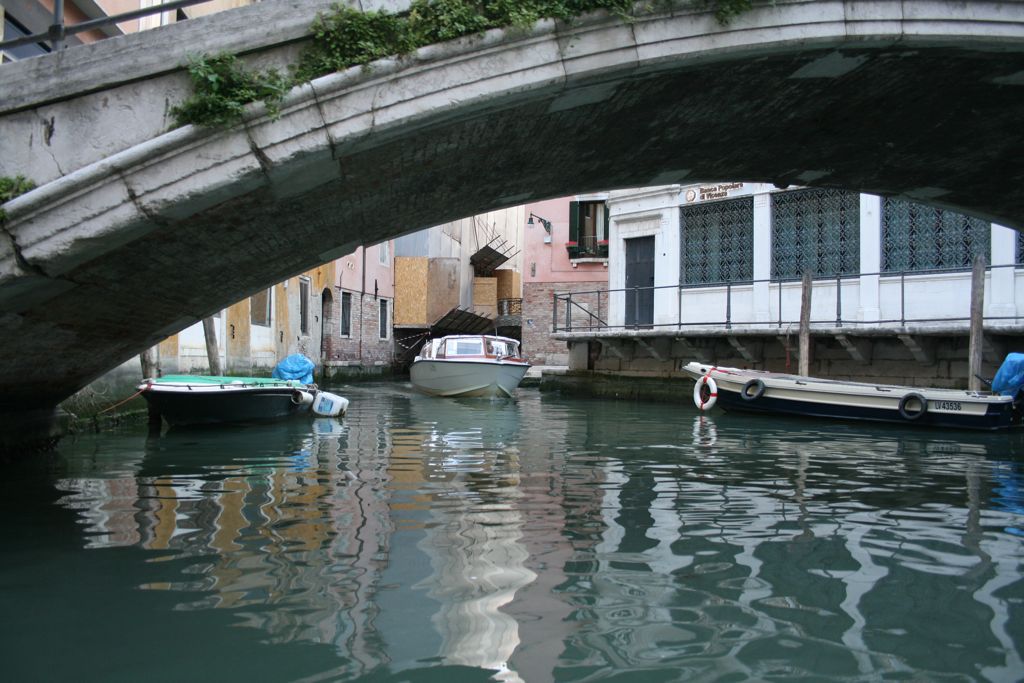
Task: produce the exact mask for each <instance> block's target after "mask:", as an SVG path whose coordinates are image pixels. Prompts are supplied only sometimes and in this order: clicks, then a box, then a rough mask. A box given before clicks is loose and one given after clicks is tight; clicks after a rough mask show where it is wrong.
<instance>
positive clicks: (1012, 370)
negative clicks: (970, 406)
mask: <svg viewBox="0 0 1024 683" xmlns="http://www.w3.org/2000/svg"><path fill="white" fill-rule="evenodd" d="M1021 387H1024V353H1008V354H1006V359H1005V360H1004V361H1003V364H1002V365H1000V366H999V372H997V373H996V376H995V378H994V379H993V380H992V391H994V392H996V393H998V394H1002V395H1003V396H1016V395H1017V392H1018V391H1019V390H1020V388H1021Z"/></svg>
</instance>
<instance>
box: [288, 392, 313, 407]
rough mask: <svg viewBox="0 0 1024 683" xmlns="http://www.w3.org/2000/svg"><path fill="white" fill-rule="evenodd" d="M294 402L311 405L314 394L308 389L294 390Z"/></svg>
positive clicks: (304, 405) (298, 404)
mask: <svg viewBox="0 0 1024 683" xmlns="http://www.w3.org/2000/svg"><path fill="white" fill-rule="evenodd" d="M292 403H294V404H295V405H297V406H303V407H306V406H310V405H312V403H313V394H311V393H309V392H308V391H302V390H301V389H296V390H295V391H293V392H292Z"/></svg>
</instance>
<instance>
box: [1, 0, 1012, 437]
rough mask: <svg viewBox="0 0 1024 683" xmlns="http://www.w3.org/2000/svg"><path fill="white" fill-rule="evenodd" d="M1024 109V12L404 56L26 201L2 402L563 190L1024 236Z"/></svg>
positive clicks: (867, 5)
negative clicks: (826, 209)
mask: <svg viewBox="0 0 1024 683" xmlns="http://www.w3.org/2000/svg"><path fill="white" fill-rule="evenodd" d="M108 42H112V41H108ZM55 58H56V59H61V58H62V57H61V56H59V55H58V56H56V57H55ZM42 59H49V58H42ZM0 78H2V74H0ZM144 90H145V88H144V85H143V86H140V95H139V96H140V97H145V93H144ZM1022 115H1024V3H1018V2H999V3H996V2H993V3H987V2H974V3H962V2H940V1H928V0H909V1H908V0H902V1H897V0H874V1H867V2H864V1H857V2H854V1H852V0H849V1H845V2H844V1H842V0H820V1H815V2H807V1H800V0H780V1H779V2H777V3H772V4H770V5H765V6H760V7H758V8H757V9H756V10H754V11H752V12H750V13H749V14H746V15H744V16H743V17H741V18H740V19H738V20H736V21H734V22H733V23H732V24H730V25H729V26H725V27H723V26H720V25H719V24H718V23H717V22H716V21H715V20H714V19H713V17H711V16H710V15H709V14H707V13H701V12H697V11H693V10H677V11H669V12H663V13H660V14H658V13H654V14H644V15H639V16H637V17H636V18H635V19H633V20H632V21H629V22H623V21H622V20H621V19H619V18H617V17H609V16H606V15H594V16H589V17H585V18H583V19H581V20H580V21H578V22H576V23H574V24H573V25H571V26H565V25H556V24H555V23H553V22H540V23H538V24H537V25H535V26H534V27H532V28H531V29H530V30H528V31H515V30H510V31H492V32H489V33H487V34H484V35H480V36H474V37H470V38H466V39H462V40H459V41H455V42H454V43H450V44H445V45H436V46H431V47H428V48H424V49H422V50H420V51H419V52H418V53H416V54H415V55H412V56H410V57H407V58H402V59H394V60H382V61H380V62H377V63H374V64H373V65H370V66H369V67H366V68H356V69H352V70H349V71H347V72H345V73H339V74H334V75H331V76H327V77H324V78H321V79H318V80H317V81H314V82H313V83H311V84H307V85H304V86H302V87H299V88H296V89H295V90H294V91H293V92H292V93H291V94H290V95H289V97H288V99H287V101H286V103H285V106H284V108H283V110H282V115H281V116H280V118H276V119H275V118H273V117H270V116H268V115H267V114H266V112H265V111H263V110H262V109H261V108H260V107H258V106H256V107H253V108H252V111H251V112H250V113H249V114H248V115H247V117H246V120H245V122H244V124H242V125H239V126H237V127H235V128H233V129H231V130H226V131H212V130H205V129H197V128H193V127H186V128H182V129H178V130H173V131H171V132H168V133H165V134H163V135H160V136H158V137H155V138H153V139H152V140H148V141H145V142H141V143H138V144H134V145H132V146H130V147H128V148H126V149H123V150H121V151H118V152H116V153H113V154H110V155H109V156H106V157H104V158H102V159H100V160H97V161H93V162H91V163H88V164H86V165H84V166H83V167H81V168H79V169H77V170H73V171H71V172H67V173H66V174H64V175H62V176H60V177H56V178H54V179H53V180H51V181H50V182H48V183H46V184H45V185H43V186H41V187H40V188H38V189H37V190H35V191H33V192H31V193H29V194H27V195H24V196H22V197H20V198H18V199H16V200H14V201H12V202H9V203H8V204H7V205H5V209H6V211H7V214H8V221H7V223H6V224H5V225H4V230H3V233H2V234H0V323H2V325H0V350H2V352H3V356H4V358H5V359H7V363H5V364H4V366H3V369H2V370H0V397H2V398H0V412H2V413H4V414H7V415H13V414H18V415H20V414H22V413H24V411H26V410H34V411H37V412H40V413H43V414H45V413H47V412H48V411H50V410H51V409H52V407H53V406H54V405H56V403H57V402H59V401H60V400H62V399H63V398H66V397H67V396H69V395H70V394H71V393H73V392H74V391H75V390H77V389H78V388H80V387H82V386H84V385H85V384H87V383H88V382H89V381H90V380H92V379H93V378H95V377H96V376H98V375H100V374H102V373H103V372H104V371H106V370H107V369H109V368H111V367H113V366H115V365H116V364H118V363H120V362H122V361H123V360H125V359H127V358H129V357H131V356H132V355H134V354H136V353H138V352H139V351H140V350H141V349H143V348H145V347H147V346H149V345H151V344H153V343H155V342H156V341H158V340H159V339H161V338H163V337H164V336H166V335H169V334H172V333H174V332H176V331H178V330H180V329H182V328H184V327H186V326H188V325H190V324H192V323H193V322H195V321H197V320H200V319H202V318H203V317H204V316H205V315H207V314H209V313H210V312H211V311H213V310H216V309H218V308H220V307H222V306H223V305H225V304H227V303H230V302H232V301H236V300H238V299H240V298H242V297H245V296H247V295H249V294H251V293H252V292H254V291H256V290H258V289H260V288H262V287H264V286H266V284H267V283H270V282H274V281H279V280H281V279H283V278H285V277H288V276H291V275H293V274H295V273H297V272H301V271H303V270H305V269H307V268H309V267H311V266H313V265H316V264H317V263H320V262H324V261H326V260H329V259H331V258H334V257H336V256H340V255H343V254H345V253H348V252H349V251H350V250H351V249H352V248H354V247H355V246H356V245H359V244H364V243H368V242H375V241H379V240H381V239H383V238H386V237H389V236H395V235H398V234H401V233H405V232H410V231H413V230H417V229H420V228H423V227H427V226H430V225H436V224H438V223H441V222H444V221H447V220H451V219H456V218H460V217H463V216H467V215H472V214H475V213H481V212H484V211H486V210H490V209H495V208H499V207H503V206H511V205H517V204H522V203H525V202H528V201H532V200H537V199H543V198H547V197H554V196H563V195H566V194H572V193H578V192H585V191H588V190H606V189H614V188H622V187H633V186H644V185H657V184H666V183H674V182H680V181H683V182H695V181H712V180H746V181H762V182H774V183H777V184H779V185H789V184H793V185H796V184H807V185H812V184H813V185H821V186H833V187H842V188H846V189H855V190H861V191H867V192H873V193H878V194H900V195H904V196H907V197H910V198H913V199H915V200H919V201H930V202H933V203H935V204H938V205H942V206H946V207H950V208H955V209H958V210H961V211H967V212H970V213H974V214H975V215H978V216H982V217H985V218H987V219H989V220H994V221H996V222H1000V223H1002V224H1005V225H1009V226H1011V227H1016V228H1020V227H1022V226H1024V221H1022V220H1021V216H1024V164H1022V161H1021V160H1022V158H1024V127H1022V126H1020V121H1021V120H1024V116H1022ZM18 419H20V418H18Z"/></svg>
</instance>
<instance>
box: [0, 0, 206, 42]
mask: <svg viewBox="0 0 1024 683" xmlns="http://www.w3.org/2000/svg"><path fill="white" fill-rule="evenodd" d="M211 1H212V0H173V2H165V3H163V4H161V5H152V6H150V7H143V8H141V9H136V10H132V11H130V12H122V13H121V14H111V15H109V16H105V17H99V18H97V19H89V20H87V21H82V22H79V23H77V24H71V25H70V26H68V25H67V24H66V23H65V22H64V0H55V1H54V3H53V23H52V24H50V26H49V28H48V29H47V31H46V33H33V34H32V35H30V36H22V37H20V38H12V39H11V40H5V41H2V42H0V50H3V49H5V48H11V47H19V46H21V45H30V44H33V43H42V42H46V41H49V43H50V49H51V50H52V51H53V52H57V51H58V50H62V49H64V39H65V38H66V37H67V36H70V35H74V34H76V33H83V32H84V31H91V30H93V29H96V28H100V27H101V26H109V25H111V24H120V23H121V22H123V21H131V20H132V19H140V18H142V17H147V16H149V15H151V14H163V13H164V12H171V11H174V10H178V9H182V8H184V7H189V6H191V5H202V4H203V3H207V2H211Z"/></svg>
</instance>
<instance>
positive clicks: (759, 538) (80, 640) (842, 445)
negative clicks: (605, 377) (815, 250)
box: [0, 385, 1024, 683]
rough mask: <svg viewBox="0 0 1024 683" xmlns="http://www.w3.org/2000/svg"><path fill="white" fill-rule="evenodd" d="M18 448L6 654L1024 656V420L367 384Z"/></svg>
mask: <svg viewBox="0 0 1024 683" xmlns="http://www.w3.org/2000/svg"><path fill="white" fill-rule="evenodd" d="M340 393H344V394H346V395H347V396H348V397H349V398H350V399H351V400H352V405H351V409H350V412H349V414H348V415H347V416H346V417H345V418H344V419H296V420H291V421H288V422H282V423H277V424H272V425H262V426H258V427H246V428H229V429H223V430H215V431H211V430H207V431H171V432H168V433H165V434H164V435H162V436H160V437H159V438H147V437H146V436H145V435H144V434H143V433H135V432H129V433H120V434H108V435H99V436H88V437H80V438H78V439H76V440H74V441H68V442H66V443H64V444H63V445H62V447H61V450H60V452H59V454H57V455H56V456H55V457H54V458H52V459H48V460H46V461H45V462H43V461H36V462H34V463H30V464H25V465H22V466H18V467H15V468H11V470H10V471H9V472H8V473H7V476H6V477H5V478H4V481H3V483H2V484H0V486H2V487H3V491H2V492H3V502H2V505H3V515H2V516H0V537H2V538H4V539H5V541H4V548H5V549H4V553H3V558H4V562H3V563H2V564H0V599H2V603H0V604H3V606H4V619H3V622H2V625H0V643H2V645H0V647H2V653H3V655H4V656H3V658H2V659H0V662H2V663H0V674H3V672H5V671H6V675H4V676H3V677H4V679H5V680H16V681H25V680H79V681H84V680H97V681H122V680H123V681H130V680H168V681H183V680H190V681H191V680H219V681H231V680H247V681H253V680H259V681H322V680H334V681H348V680H386V681H390V680H395V681H399V680H416V681H427V680H443V681H446V682H449V681H477V680H481V681H482V680H501V681H528V682H531V683H532V682H533V681H597V680H638V681H662V680H664V681H675V680H709V681H711V680H713V681H731V680H751V679H752V680H792V679H801V678H802V679H807V680H838V681H867V680H879V679H890V678H891V679H894V680H950V681H959V680H997V681H1001V680H1021V679H1022V678H1024V665H1022V662H1021V643H1024V577H1022V572H1021V570H1022V566H1024V533H1022V528H1024V488H1022V482H1024V457H1022V453H1024V436H1022V435H1007V434H973V433H938V434H936V433H928V432H921V431H909V430H903V429H899V428H893V427H864V426H853V425H845V424H836V423H817V422H804V421H795V420H791V421H786V420H778V419H770V418H757V417H743V416H734V415H727V414H722V413H715V414H712V415H710V416H701V415H698V414H696V413H695V412H694V411H692V410H690V409H689V408H686V407H678V406H665V405H657V404H637V403H628V402H614V401H600V400H575V399H574V400H568V399H560V398H558V397H551V396H541V395H540V394H538V393H537V392H535V391H532V390H522V391H521V392H520V396H519V398H518V400H516V401H514V402H510V401H493V402H492V401H487V400H471V401H456V400H450V399H433V398H428V397H423V396H419V395H416V394H415V393H413V392H411V391H410V390H409V389H408V388H407V387H403V386H401V385H377V386H370V387H345V388H343V389H342V390H341V391H340Z"/></svg>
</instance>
